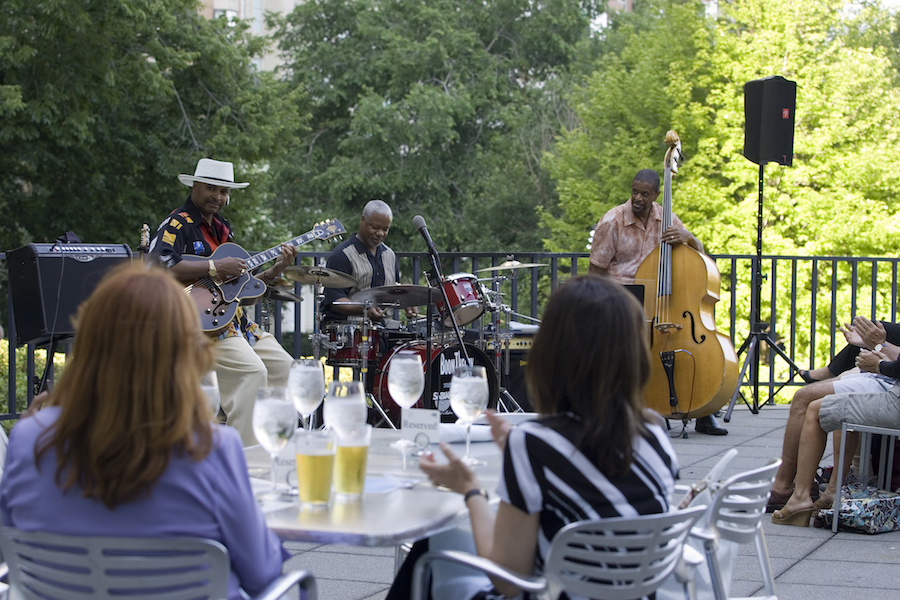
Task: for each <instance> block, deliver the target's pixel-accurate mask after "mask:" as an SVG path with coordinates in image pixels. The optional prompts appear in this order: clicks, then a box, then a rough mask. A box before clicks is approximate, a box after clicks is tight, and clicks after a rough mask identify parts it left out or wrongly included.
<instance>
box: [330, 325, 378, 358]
mask: <svg viewBox="0 0 900 600" xmlns="http://www.w3.org/2000/svg"><path fill="white" fill-rule="evenodd" d="M325 330H326V331H328V339H329V340H330V341H331V342H333V343H334V342H339V343H340V344H341V345H342V347H340V348H337V349H336V350H331V349H329V350H328V358H327V359H326V360H325V362H326V364H328V365H331V366H333V367H361V366H362V354H361V353H360V350H359V347H360V344H362V320H361V319H360V320H351V321H332V322H331V323H327V324H326V325H325ZM368 333H369V351H368V352H367V353H366V356H367V358H368V361H369V363H371V364H372V365H374V364H375V361H376V360H377V359H378V347H379V345H380V343H381V341H380V340H381V338H380V335H379V330H378V328H376V327H374V326H370V327H369V332H368Z"/></svg>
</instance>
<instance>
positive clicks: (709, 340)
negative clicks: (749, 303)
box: [635, 131, 738, 421]
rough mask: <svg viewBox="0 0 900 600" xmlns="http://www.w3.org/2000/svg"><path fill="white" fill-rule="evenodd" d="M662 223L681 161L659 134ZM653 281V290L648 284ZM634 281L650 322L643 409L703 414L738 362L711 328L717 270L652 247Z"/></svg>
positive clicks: (699, 259)
mask: <svg viewBox="0 0 900 600" xmlns="http://www.w3.org/2000/svg"><path fill="white" fill-rule="evenodd" d="M666 145H668V146H669V148H668V150H667V151H666V156H665V160H664V167H665V176H664V190H663V222H662V227H661V229H660V234H661V233H662V232H663V231H665V230H666V229H668V228H669V227H670V226H671V225H672V176H673V175H674V174H675V173H677V171H678V164H679V162H680V161H681V158H682V156H681V141H680V140H679V138H678V134H677V133H675V132H674V131H669V132H668V133H666ZM653 282H655V287H656V291H655V293H650V288H649V286H652V284H653ZM635 283H644V284H645V289H646V291H645V293H644V312H645V313H646V315H647V319H648V321H649V325H650V381H649V383H648V385H647V389H646V392H645V398H646V404H647V406H648V407H650V408H652V409H653V410H655V411H657V412H658V413H660V414H661V415H662V416H664V417H666V418H667V419H682V420H685V421H686V420H687V419H692V418H697V417H705V416H707V415H710V414H712V413H714V412H715V411H717V410H719V409H720V408H722V406H724V405H725V403H726V402H728V400H729V399H730V398H731V396H732V394H733V393H734V389H735V386H736V385H737V380H738V360H737V354H735V351H734V346H733V345H732V344H731V340H729V339H728V337H727V336H725V335H723V334H721V333H719V332H717V331H716V317H715V304H716V302H718V301H719V292H720V290H721V282H720V278H719V270H718V269H717V268H716V263H715V262H713V260H712V259H711V258H709V257H708V256H706V255H705V254H703V253H701V252H697V251H696V250H694V249H693V248H691V247H690V246H687V245H685V244H676V245H674V246H673V245H671V244H668V243H666V242H663V241H662V239H660V243H659V247H658V248H657V249H655V250H654V251H653V252H651V253H650V255H649V256H647V258H645V259H644V261H643V262H642V263H641V266H640V267H639V268H638V270H637V273H636V274H635Z"/></svg>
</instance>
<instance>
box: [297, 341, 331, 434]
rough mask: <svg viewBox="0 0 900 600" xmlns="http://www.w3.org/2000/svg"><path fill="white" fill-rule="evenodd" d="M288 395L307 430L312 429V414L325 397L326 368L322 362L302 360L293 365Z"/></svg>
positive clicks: (308, 359)
mask: <svg viewBox="0 0 900 600" xmlns="http://www.w3.org/2000/svg"><path fill="white" fill-rule="evenodd" d="M288 394H290V398H291V400H292V401H293V402H294V408H296V409H297V412H299V413H300V416H301V417H303V419H304V420H305V421H306V429H307V430H309V429H312V418H311V416H312V414H313V413H314V412H315V410H316V409H317V408H319V404H321V403H322V398H323V397H324V396H325V368H324V367H323V366H322V361H319V360H315V359H311V358H300V359H297V360H295V361H294V362H293V363H292V364H291V370H290V372H289V373H288Z"/></svg>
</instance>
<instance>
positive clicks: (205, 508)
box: [0, 406, 290, 600]
mask: <svg viewBox="0 0 900 600" xmlns="http://www.w3.org/2000/svg"><path fill="white" fill-rule="evenodd" d="M59 413H60V408H59V407H58V406H51V407H48V408H45V409H44V410H42V411H40V412H39V413H37V414H35V415H34V416H32V417H29V418H27V419H23V420H22V421H20V422H19V423H18V424H16V426H15V427H14V428H13V430H12V433H11V434H10V438H9V449H8V451H7V455H6V469H5V471H4V472H3V479H2V481H0V520H2V522H3V524H4V525H12V526H14V527H17V528H18V529H22V530H24V531H34V530H40V531H48V532H51V533H60V534H68V535H95V536H146V537H164V536H169V537H171V536H191V537H202V538H208V539H213V540H216V541H218V542H220V543H221V544H223V545H224V546H225V547H226V548H227V549H228V553H229V555H230V557H231V574H230V576H229V580H228V598H229V599H231V600H237V599H239V598H241V594H240V592H239V591H238V590H239V588H243V589H244V590H245V591H246V592H247V593H249V594H251V595H255V594H257V593H259V592H260V591H262V589H263V588H264V587H265V586H266V585H267V584H268V583H269V582H271V581H272V580H273V579H275V578H276V577H278V576H279V575H280V574H281V563H282V562H283V561H284V560H286V559H287V558H288V557H289V556H290V554H289V553H287V552H286V551H285V550H284V549H283V548H282V547H281V542H280V541H279V540H278V538H277V537H276V536H275V534H274V533H272V532H271V531H269V529H268V528H267V527H266V524H265V520H264V518H263V514H262V511H261V510H260V508H259V506H258V505H257V503H256V500H255V498H254V497H253V492H252V491H251V489H250V480H249V478H248V475H247V464H246V462H245V459H244V452H243V448H242V445H241V439H240V436H239V435H238V433H237V431H235V430H234V429H232V428H231V427H224V426H215V425H214V426H213V433H214V435H213V440H214V443H213V449H212V450H211V451H210V453H209V455H208V456H207V457H206V458H205V459H203V460H201V461H199V462H198V461H195V460H193V459H192V458H190V457H188V456H183V457H178V456H177V455H175V454H173V456H172V459H171V461H170V462H169V466H168V468H167V469H166V471H165V473H163V474H162V476H161V477H160V478H159V479H158V480H157V481H156V483H155V484H154V485H153V488H152V490H151V492H150V495H149V496H141V497H139V498H138V499H137V500H134V501H132V502H128V503H126V504H120V505H119V506H117V507H116V508H115V509H113V510H109V509H108V508H106V506H104V505H103V503H102V502H100V501H98V500H93V499H90V498H85V497H84V496H83V495H82V493H81V490H80V489H79V488H77V487H72V488H70V489H69V490H68V491H67V492H63V491H62V490H61V489H60V488H59V486H57V484H56V481H55V474H56V454H55V452H54V451H53V450H52V449H51V450H49V451H48V452H46V453H45V454H44V455H43V457H42V458H41V463H40V470H39V471H37V470H36V469H35V463H34V446H35V442H36V440H37V438H38V436H39V435H40V434H41V432H42V431H44V430H45V429H46V428H48V427H50V426H52V425H53V423H54V422H55V421H56V419H57V418H58V417H59Z"/></svg>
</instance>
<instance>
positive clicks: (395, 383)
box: [387, 352, 425, 450]
mask: <svg viewBox="0 0 900 600" xmlns="http://www.w3.org/2000/svg"><path fill="white" fill-rule="evenodd" d="M387 386H388V393H389V394H390V395H391V398H392V399H393V400H394V402H395V403H396V404H397V405H398V406H400V407H401V408H404V409H407V408H412V407H413V406H415V404H416V402H418V401H419V398H420V397H421V396H422V390H424V389H425V373H424V371H423V370H422V357H421V356H419V354H418V353H417V352H398V353H397V354H395V355H394V356H393V357H392V358H391V360H390V363H389V364H388V383H387ZM415 445H416V444H415V442H413V441H412V440H408V439H400V440H397V441H396V442H394V443H392V444H391V447H392V448H396V449H398V450H407V449H409V448H413V447H414V446H415Z"/></svg>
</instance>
